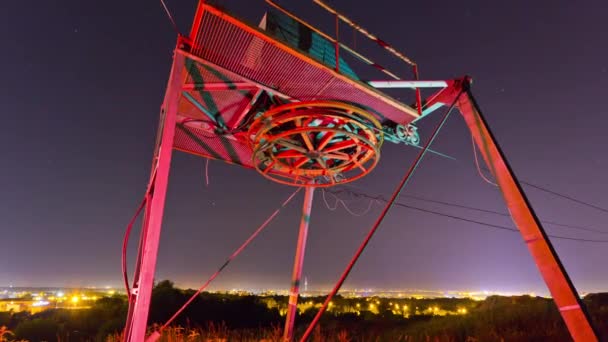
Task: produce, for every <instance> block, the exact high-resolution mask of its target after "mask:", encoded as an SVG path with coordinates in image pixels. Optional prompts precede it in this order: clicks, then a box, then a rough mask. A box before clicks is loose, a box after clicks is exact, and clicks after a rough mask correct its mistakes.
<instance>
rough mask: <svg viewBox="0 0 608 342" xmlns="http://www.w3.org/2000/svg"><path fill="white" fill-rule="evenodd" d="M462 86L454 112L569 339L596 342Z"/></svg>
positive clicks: (561, 269) (560, 266) (572, 289)
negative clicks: (491, 179) (467, 132)
mask: <svg viewBox="0 0 608 342" xmlns="http://www.w3.org/2000/svg"><path fill="white" fill-rule="evenodd" d="M462 86H463V87H464V88H465V89H466V95H467V96H462V97H461V99H460V101H459V103H458V108H459V109H460V112H461V113H462V115H463V117H464V119H465V121H466V124H467V126H468V127H469V130H470V131H471V134H472V135H473V138H474V140H475V143H476V144H477V146H478V147H479V151H480V152H481V154H482V155H483V158H484V160H485V161H486V163H487V165H488V166H489V168H490V170H491V171H492V174H493V175H494V177H495V178H496V182H497V184H498V186H499V187H500V190H501V192H502V194H503V197H504V199H505V202H506V204H507V207H508V208H509V212H510V213H511V216H512V218H513V221H514V222H515V225H516V226H517V228H518V229H519V231H520V232H521V235H522V237H523V239H524V241H525V243H526V245H527V246H528V250H529V251H530V254H532V258H533V259H534V261H535V263H536V266H537V267H538V269H539V271H540V274H541V275H542V277H543V279H544V281H545V283H546V284H547V287H548V288H549V291H550V292H551V295H552V297H553V300H554V301H555V304H556V305H557V308H558V309H559V311H560V314H561V315H562V318H563V319H564V321H565V323H566V326H567V327H568V330H569V331H570V335H572V338H573V339H574V341H576V342H583V341H584V342H594V341H598V338H597V334H596V332H595V331H594V329H593V326H592V325H591V319H590V317H589V315H588V314H587V312H586V310H585V307H584V304H583V302H582V300H581V298H580V296H579V295H578V293H577V291H576V288H575V287H574V284H573V283H572V281H571V280H570V278H569V277H568V273H567V272H566V269H565V268H564V266H563V264H562V263H561V261H560V260H559V257H558V255H557V252H556V251H555V249H554V248H553V246H552V245H551V241H550V240H549V238H548V237H547V234H546V233H545V231H544V229H543V227H542V225H541V223H540V221H539V219H538V217H537V216H536V214H535V213H534V210H533V209H532V206H531V205H530V202H529V201H528V199H527V198H526V195H525V193H524V191H523V189H522V187H521V185H520V184H519V182H518V181H517V178H516V177H515V174H514V173H513V171H512V169H511V167H510V166H509V163H508V162H507V159H506V158H505V155H504V153H503V152H502V151H501V149H500V146H499V145H498V142H497V141H496V138H495V137H494V135H493V134H492V132H491V131H490V128H489V126H488V124H487V122H486V120H485V119H484V117H483V116H482V114H481V110H480V109H479V106H478V105H477V103H476V102H475V99H474V98H473V95H472V94H471V92H470V91H469V89H468V87H469V81H468V80H466V81H465V82H462Z"/></svg>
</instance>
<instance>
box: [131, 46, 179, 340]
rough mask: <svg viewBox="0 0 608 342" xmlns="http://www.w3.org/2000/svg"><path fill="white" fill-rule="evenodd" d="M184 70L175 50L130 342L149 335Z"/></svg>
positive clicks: (152, 182)
mask: <svg viewBox="0 0 608 342" xmlns="http://www.w3.org/2000/svg"><path fill="white" fill-rule="evenodd" d="M184 70H185V69H184V56H183V55H181V54H178V53H175V54H174V58H173V66H172V68H171V75H170V78H169V84H168V89H167V92H166V94H165V100H164V102H163V108H162V112H163V116H164V117H161V123H162V124H161V126H160V127H161V132H159V134H160V143H159V144H160V145H159V148H157V149H156V151H157V152H156V155H155V157H154V161H155V164H154V165H155V167H153V169H152V176H151V184H150V192H151V198H150V200H149V210H147V212H146V221H147V224H146V229H144V230H143V231H142V236H141V241H142V244H141V248H142V250H141V258H140V261H141V263H140V265H139V267H138V269H139V272H138V274H137V275H136V279H135V284H134V286H133V290H132V294H131V295H132V296H133V297H134V302H133V304H132V305H133V308H132V312H133V314H132V318H131V319H128V320H127V326H126V328H125V329H126V331H127V336H126V340H127V341H129V342H142V341H144V339H145V336H146V328H147V323H148V311H149V309H150V300H151V297H152V287H153V286H154V271H155V269H156V257H157V254H158V246H159V242H160V232H161V225H162V219H163V212H164V209H165V199H166V194H167V185H168V181H169V169H170V166H171V156H172V152H173V137H174V135H175V124H176V117H177V107H178V102H179V98H180V94H181V89H182V84H183V82H184Z"/></svg>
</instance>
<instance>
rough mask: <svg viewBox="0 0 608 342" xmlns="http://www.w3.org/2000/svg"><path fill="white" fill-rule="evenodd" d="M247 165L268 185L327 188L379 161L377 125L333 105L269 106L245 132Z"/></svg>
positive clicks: (352, 109) (342, 105)
mask: <svg viewBox="0 0 608 342" xmlns="http://www.w3.org/2000/svg"><path fill="white" fill-rule="evenodd" d="M249 136H250V137H251V147H252V150H253V165H254V166H255V168H256V169H257V170H258V172H260V173H261V174H262V175H263V176H264V177H267V178H269V179H271V180H273V181H276V182H279V183H282V184H287V185H293V186H302V185H309V186H315V187H328V186H333V185H338V184H341V183H348V182H352V181H354V180H356V179H359V178H361V177H363V176H365V175H366V174H368V173H369V172H371V170H373V169H374V167H375V166H376V164H377V163H378V161H379V159H380V147H381V145H382V142H383V139H384V136H383V134H382V126H381V124H380V122H378V120H376V118H374V117H373V116H372V115H371V114H369V113H368V112H366V111H365V110H363V109H361V108H359V107H356V106H353V105H350V104H347V103H342V102H337V101H312V102H294V103H289V104H285V105H281V106H278V107H275V108H273V109H271V110H269V111H268V112H266V113H264V114H263V115H262V116H260V117H258V118H257V119H255V120H254V122H253V123H252V124H251V127H250V129H249Z"/></svg>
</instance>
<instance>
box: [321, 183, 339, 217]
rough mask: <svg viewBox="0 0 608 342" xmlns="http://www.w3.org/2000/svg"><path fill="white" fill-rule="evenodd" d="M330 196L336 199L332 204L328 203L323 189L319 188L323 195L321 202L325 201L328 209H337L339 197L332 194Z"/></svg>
mask: <svg viewBox="0 0 608 342" xmlns="http://www.w3.org/2000/svg"><path fill="white" fill-rule="evenodd" d="M332 196H334V198H335V199H336V202H335V203H334V205H333V206H331V205H329V203H328V202H327V198H325V189H323V188H322V189H321V197H323V202H324V203H325V206H326V207H327V209H329V211H336V209H338V201H339V200H340V199H339V198H338V197H337V196H336V195H334V194H332Z"/></svg>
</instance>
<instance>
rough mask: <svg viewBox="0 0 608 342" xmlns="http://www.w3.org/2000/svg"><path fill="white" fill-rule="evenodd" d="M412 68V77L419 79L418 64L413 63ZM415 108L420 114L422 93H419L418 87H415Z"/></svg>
mask: <svg viewBox="0 0 608 342" xmlns="http://www.w3.org/2000/svg"><path fill="white" fill-rule="evenodd" d="M412 68H413V71H414V79H415V80H416V81H419V80H420V74H419V73H418V64H414V65H413V66H412ZM416 108H417V109H418V114H419V115H422V95H420V87H416Z"/></svg>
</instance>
